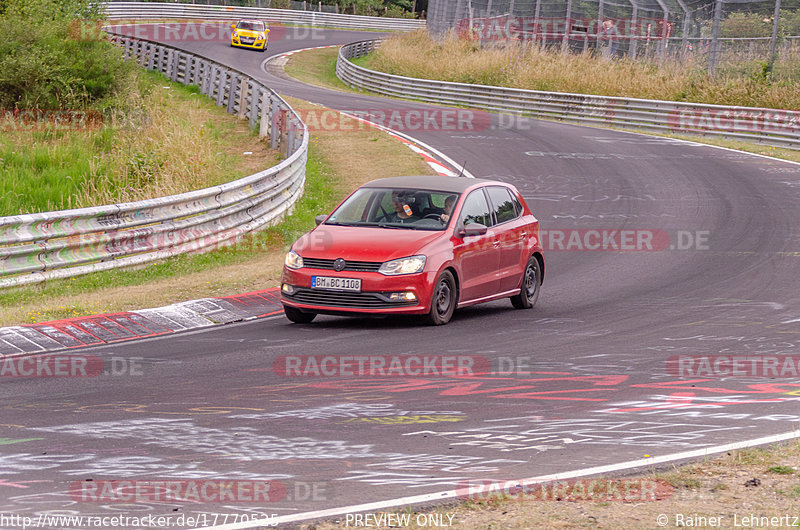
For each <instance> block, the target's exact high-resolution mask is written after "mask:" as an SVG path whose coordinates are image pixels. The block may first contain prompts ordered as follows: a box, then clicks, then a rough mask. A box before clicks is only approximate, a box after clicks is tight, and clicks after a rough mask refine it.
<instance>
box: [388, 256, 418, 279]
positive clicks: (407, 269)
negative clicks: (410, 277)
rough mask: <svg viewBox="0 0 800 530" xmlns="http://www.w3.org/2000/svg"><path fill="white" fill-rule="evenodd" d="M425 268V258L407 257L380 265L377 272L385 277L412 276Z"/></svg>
mask: <svg viewBox="0 0 800 530" xmlns="http://www.w3.org/2000/svg"><path fill="white" fill-rule="evenodd" d="M424 268H425V256H409V257H407V258H400V259H394V260H392V261H387V262H386V263H384V264H382V265H381V266H380V268H379V269H378V272H380V273H381V274H385V275H387V276H395V275H398V274H414V273H417V272H422V269H424Z"/></svg>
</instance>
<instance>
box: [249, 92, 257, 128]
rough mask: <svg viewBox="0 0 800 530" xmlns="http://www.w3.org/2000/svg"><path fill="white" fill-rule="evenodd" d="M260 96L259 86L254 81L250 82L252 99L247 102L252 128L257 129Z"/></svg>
mask: <svg viewBox="0 0 800 530" xmlns="http://www.w3.org/2000/svg"><path fill="white" fill-rule="evenodd" d="M258 95H259V90H258V86H256V84H255V83H253V82H252V81H251V82H250V97H249V98H248V100H247V104H248V105H249V109H250V128H251V129H255V128H256V125H257V124H258Z"/></svg>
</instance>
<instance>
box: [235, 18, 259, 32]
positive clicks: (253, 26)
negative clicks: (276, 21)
mask: <svg viewBox="0 0 800 530" xmlns="http://www.w3.org/2000/svg"><path fill="white" fill-rule="evenodd" d="M236 29H244V30H250V31H264V23H263V22H253V21H246V20H242V21H240V22H239V23H238V24H236Z"/></svg>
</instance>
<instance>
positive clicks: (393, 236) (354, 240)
mask: <svg viewBox="0 0 800 530" xmlns="http://www.w3.org/2000/svg"><path fill="white" fill-rule="evenodd" d="M443 235H444V232H442V231H431V230H406V229H391V228H372V227H364V226H359V227H355V226H332V225H324V224H323V225H319V226H318V227H317V228H316V229H314V230H312V231H311V232H309V233H307V234H306V235H304V236H303V237H301V238H300V239H298V240H297V242H296V243H295V244H294V245H293V246H292V248H293V249H294V251H295V252H297V253H298V254H300V255H301V256H302V257H304V258H318V259H336V258H343V259H345V260H348V259H349V260H355V261H373V262H383V261H389V260H392V259H397V258H403V257H406V256H413V255H415V254H419V253H420V252H421V251H422V249H423V247H425V245H427V244H428V243H430V242H431V241H434V240H435V239H437V238H439V237H442V236H443Z"/></svg>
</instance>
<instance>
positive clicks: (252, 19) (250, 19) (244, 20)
mask: <svg viewBox="0 0 800 530" xmlns="http://www.w3.org/2000/svg"><path fill="white" fill-rule="evenodd" d="M239 22H258V23H260V24H264V21H263V20H258V19H256V18H240V19H239V20H238V21H237V22H236V23H237V24H238V23H239ZM264 25H266V24H264Z"/></svg>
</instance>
